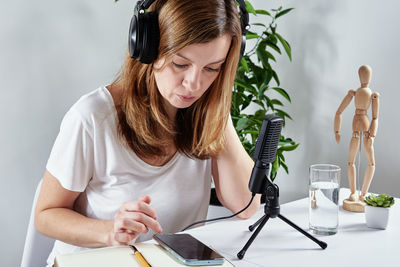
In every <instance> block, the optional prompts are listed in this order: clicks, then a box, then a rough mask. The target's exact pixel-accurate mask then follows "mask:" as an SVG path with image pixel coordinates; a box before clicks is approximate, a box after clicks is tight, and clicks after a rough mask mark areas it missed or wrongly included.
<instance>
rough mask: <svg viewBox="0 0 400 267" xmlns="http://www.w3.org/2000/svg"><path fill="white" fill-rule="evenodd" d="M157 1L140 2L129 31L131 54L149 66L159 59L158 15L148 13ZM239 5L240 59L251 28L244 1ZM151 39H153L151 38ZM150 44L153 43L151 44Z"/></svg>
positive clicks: (240, 0)
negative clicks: (240, 30)
mask: <svg viewBox="0 0 400 267" xmlns="http://www.w3.org/2000/svg"><path fill="white" fill-rule="evenodd" d="M154 1H155V0H139V1H137V3H136V10H135V15H134V16H133V17H132V20H131V25H130V29H129V53H130V56H131V57H132V58H136V59H137V60H139V61H141V62H142V63H145V64H149V63H151V62H152V61H154V60H155V59H156V58H157V54H158V45H159V38H160V36H159V34H160V33H159V29H158V19H157V14H155V13H154V12H148V13H146V9H148V8H149V7H150V6H151V5H152V4H153V3H154ZM235 1H236V2H237V3H238V4H239V10H240V24H241V28H242V44H241V49H240V58H241V57H242V56H243V54H244V50H245V45H246V34H247V31H248V30H249V28H250V25H249V13H248V12H247V10H246V4H245V2H244V0H235ZM140 18H141V19H140ZM149 37H151V38H149ZM149 42H152V44H150V43H149Z"/></svg>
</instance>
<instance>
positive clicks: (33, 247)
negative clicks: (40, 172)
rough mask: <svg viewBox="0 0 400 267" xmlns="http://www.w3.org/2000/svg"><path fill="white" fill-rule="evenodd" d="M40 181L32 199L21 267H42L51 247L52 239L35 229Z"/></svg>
mask: <svg viewBox="0 0 400 267" xmlns="http://www.w3.org/2000/svg"><path fill="white" fill-rule="evenodd" d="M41 187H42V180H40V182H39V184H38V186H37V188H36V192H35V197H34V199H33V204H32V210H31V216H30V218H29V224H28V231H27V233H26V239H25V246H24V253H23V255H22V262H21V267H44V266H46V260H47V257H48V256H49V254H50V252H51V250H52V248H53V245H54V239H51V238H49V237H47V236H44V235H42V234H41V233H39V232H38V231H36V229H35V225H34V216H35V207H36V201H37V198H38V196H39V192H40V188H41Z"/></svg>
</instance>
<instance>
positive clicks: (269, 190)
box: [237, 176, 328, 259]
mask: <svg viewBox="0 0 400 267" xmlns="http://www.w3.org/2000/svg"><path fill="white" fill-rule="evenodd" d="M265 178H266V181H267V187H266V203H265V206H264V213H265V214H264V215H263V216H262V217H261V218H260V219H259V220H258V221H257V222H256V223H254V224H253V225H250V226H249V230H250V232H252V231H253V230H254V229H255V228H256V227H257V226H258V227H257V228H256V231H255V232H254V233H253V234H252V235H251V237H250V239H249V240H248V241H247V243H246V245H244V247H243V248H242V250H241V251H239V253H238V254H237V257H238V258H239V259H243V257H244V254H245V253H246V251H247V249H248V248H249V247H250V245H251V244H252V243H253V241H254V239H255V238H256V237H257V235H258V234H259V233H260V231H261V229H262V228H263V227H264V225H265V224H266V223H267V221H268V220H269V218H276V217H278V218H279V219H281V220H282V221H284V222H285V223H287V224H289V225H290V226H292V227H293V228H294V229H296V230H297V231H299V232H300V233H302V234H303V235H305V236H306V237H308V238H310V239H311V240H312V241H314V242H315V243H317V244H318V245H319V246H320V247H321V248H322V249H325V248H326V247H327V246H328V245H327V244H326V243H325V242H323V241H320V240H318V239H316V238H315V237H313V236H312V235H310V234H309V233H307V232H306V231H304V230H303V229H301V228H300V227H299V226H297V225H296V224H294V223H293V222H291V221H290V220H288V219H287V218H286V217H284V216H283V215H281V214H280V205H279V187H278V186H277V185H276V184H274V183H273V182H272V181H271V180H270V179H269V178H268V177H267V176H265Z"/></svg>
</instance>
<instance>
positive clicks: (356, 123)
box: [334, 65, 379, 212]
mask: <svg viewBox="0 0 400 267" xmlns="http://www.w3.org/2000/svg"><path fill="white" fill-rule="evenodd" d="M371 72H372V71H371V68H370V67H369V66H366V65H363V66H361V67H360V68H359V69H358V75H359V76H360V82H361V87H360V88H358V89H357V91H354V90H350V91H349V92H348V94H347V95H346V97H345V98H344V99H343V101H342V103H341V104H340V106H339V108H338V110H337V111H336V115H335V122H334V128H335V137H336V142H337V143H339V142H340V125H341V121H342V117H341V114H342V112H343V111H344V110H345V109H346V107H347V106H348V105H349V104H350V102H351V100H352V99H353V97H354V104H355V106H356V110H355V115H354V118H353V135H352V138H351V141H350V148H349V162H348V169H347V175H348V179H349V184H350V190H351V194H350V197H349V198H348V199H346V200H344V201H343V209H345V210H348V211H352V212H364V210H365V203H364V198H365V194H366V193H367V192H368V189H369V186H370V184H371V181H372V178H373V176H374V172H375V157H374V147H373V144H374V138H375V135H376V131H377V129H378V113H379V94H378V93H376V92H374V93H372V92H371V89H369V88H368V85H369V82H370V80H371ZM370 106H371V109H372V121H371V124H370V122H369V119H368V116H367V110H368V109H369V107H370ZM361 134H362V135H363V137H364V139H363V143H364V150H365V153H366V156H367V160H368V166H367V169H366V171H365V175H364V181H363V185H362V189H361V195H360V196H358V194H357V191H356V167H355V165H354V161H355V159H356V156H357V150H358V148H359V146H360V136H361ZM358 175H359V174H358Z"/></svg>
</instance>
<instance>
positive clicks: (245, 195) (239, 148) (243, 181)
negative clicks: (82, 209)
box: [212, 120, 261, 218]
mask: <svg viewBox="0 0 400 267" xmlns="http://www.w3.org/2000/svg"><path fill="white" fill-rule="evenodd" d="M225 142H226V143H225V147H224V150H223V151H221V153H219V154H218V156H217V157H215V158H213V159H212V175H213V178H214V183H215V190H216V192H217V196H218V199H219V201H220V202H221V203H222V204H223V205H224V206H225V207H226V208H228V209H230V210H231V211H232V212H233V213H235V212H238V211H239V210H241V209H243V208H244V207H245V206H246V205H247V204H248V202H249V201H250V198H251V192H250V190H249V188H248V184H249V180H250V175H251V171H252V169H253V165H254V162H253V160H252V159H251V158H250V157H249V155H248V154H247V152H246V150H245V149H244V147H243V145H242V143H241V142H240V139H239V137H238V135H237V133H236V131H235V128H234V126H233V124H232V121H231V120H229V121H228V125H227V127H226V129H225ZM260 197H261V196H260V195H256V196H255V197H254V200H253V203H252V204H251V206H250V207H249V208H248V209H246V210H245V211H244V212H242V213H241V214H239V215H238V217H239V218H249V217H250V216H252V215H253V214H254V213H255V212H256V211H257V210H258V209H259V207H260Z"/></svg>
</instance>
